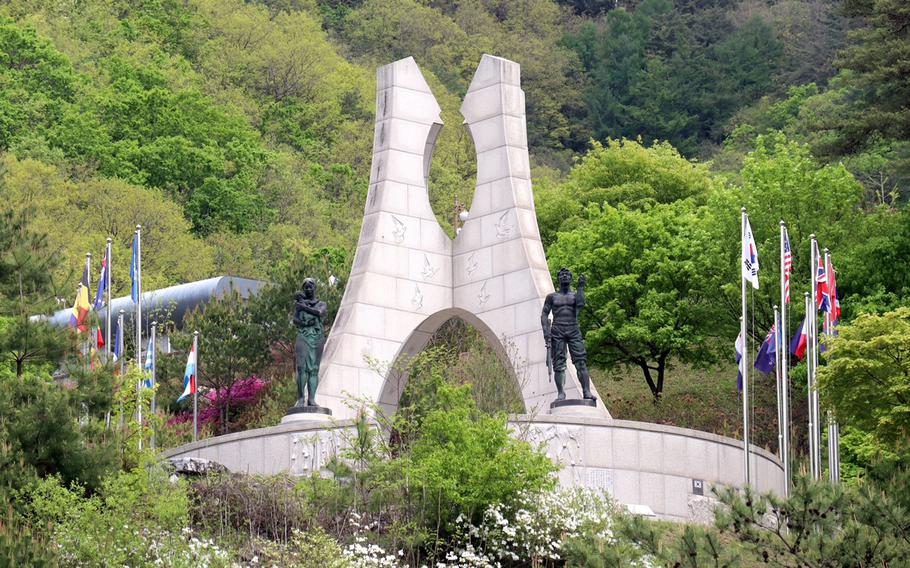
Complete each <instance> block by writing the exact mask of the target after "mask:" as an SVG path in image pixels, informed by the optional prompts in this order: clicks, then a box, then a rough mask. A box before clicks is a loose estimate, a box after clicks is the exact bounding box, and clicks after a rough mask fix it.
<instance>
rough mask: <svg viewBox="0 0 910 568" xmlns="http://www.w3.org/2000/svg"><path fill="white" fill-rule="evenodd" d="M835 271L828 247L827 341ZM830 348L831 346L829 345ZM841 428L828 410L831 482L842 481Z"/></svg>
mask: <svg viewBox="0 0 910 568" xmlns="http://www.w3.org/2000/svg"><path fill="white" fill-rule="evenodd" d="M832 272H833V269H832V266H831V251H830V250H828V249H827V248H826V249H825V274H826V275H829V276H827V282H828V287H829V288H828V296H829V298H828V311H827V312H825V342H826V343H827V342H828V341H829V340H830V339H831V337H832V336H833V335H834V331H833V328H834V320H833V319H832V318H831V313H832V312H833V311H834V306H835V302H836V301H837V298H835V294H836V293H837V291H836V289H832V288H831V282H832V278H831V276H830V274H831V273H832ZM828 349H830V347H828ZM839 434H840V428H839V427H838V425H837V420H835V417H834V413H833V412H831V411H830V410H829V411H828V478H829V479H830V481H831V483H837V482H838V481H840V459H839V458H840V456H839V453H840V451H839V450H840V440H839V439H838V438H839Z"/></svg>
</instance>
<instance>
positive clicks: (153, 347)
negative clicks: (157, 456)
mask: <svg viewBox="0 0 910 568" xmlns="http://www.w3.org/2000/svg"><path fill="white" fill-rule="evenodd" d="M157 331H158V322H152V332H151V335H150V336H149V345H148V348H149V349H151V351H149V354H150V355H151V358H152V369H151V371H152V404H151V414H152V416H154V415H155V385H156V383H157V382H158V381H157V378H156V375H155V370H156V369H155V367H156V366H157V364H158V345H157V343H156V340H157V337H156V336H157V335H158V334H157ZM152 449H153V450H154V449H155V425H154V423H153V424H152Z"/></svg>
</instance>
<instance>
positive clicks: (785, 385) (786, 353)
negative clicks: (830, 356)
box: [778, 220, 793, 497]
mask: <svg viewBox="0 0 910 568" xmlns="http://www.w3.org/2000/svg"><path fill="white" fill-rule="evenodd" d="M785 240H789V239H787V224H786V223H784V221H783V220H781V222H780V327H779V328H778V330H779V331H780V333H779V334H778V337H779V339H780V382H781V407H782V409H783V412H782V418H783V425H782V430H783V437H782V439H781V446H780V460H781V462H782V463H783V466H784V497H789V496H790V350H789V349H788V348H787V347H788V346H787V338H788V337H790V334H789V333H787V304H788V303H789V293H788V292H789V291H788V290H787V289H786V288H787V275H786V274H785V273H784V264H785V263H786V260H785V259H784V256H785V255H784V241H785ZM790 258H791V262H792V258H793V250H792V248H791V250H790Z"/></svg>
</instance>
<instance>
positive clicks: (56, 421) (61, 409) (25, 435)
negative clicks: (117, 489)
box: [0, 369, 117, 488]
mask: <svg viewBox="0 0 910 568" xmlns="http://www.w3.org/2000/svg"><path fill="white" fill-rule="evenodd" d="M0 392H3V396H0V465H3V466H4V467H3V468H0V482H2V483H3V484H4V485H7V486H10V487H14V488H19V487H23V486H24V483H25V482H27V481H28V479H29V477H30V475H39V476H46V475H59V476H61V478H62V479H63V480H64V482H65V483H70V482H75V481H78V482H80V483H82V484H85V485H86V486H88V487H89V488H96V487H99V486H100V484H101V482H102V481H101V480H102V478H103V476H104V475H105V474H106V473H107V472H109V471H111V470H112V469H113V467H115V466H116V465H117V461H116V460H117V456H116V453H115V449H114V447H113V445H112V444H111V443H110V442H108V441H103V440H92V443H88V442H89V440H87V439H86V438H87V437H88V436H87V432H88V430H89V428H90V424H86V425H85V426H82V425H80V423H79V422H78V420H77V418H79V416H80V414H81V410H82V408H81V403H80V401H79V400H78V396H77V395H76V394H74V393H72V392H70V391H67V390H65V389H63V388H61V387H60V386H59V385H57V384H56V383H55V382H54V381H53V380H52V379H51V378H50V377H49V376H47V375H42V374H34V373H30V372H26V373H24V374H23V375H22V376H21V377H17V376H15V374H14V373H13V372H12V371H10V370H8V369H0Z"/></svg>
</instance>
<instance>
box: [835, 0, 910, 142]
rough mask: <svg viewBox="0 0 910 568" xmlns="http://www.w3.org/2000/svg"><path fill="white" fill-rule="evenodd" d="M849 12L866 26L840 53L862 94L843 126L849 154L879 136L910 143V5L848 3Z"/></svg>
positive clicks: (889, 0)
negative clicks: (909, 69)
mask: <svg viewBox="0 0 910 568" xmlns="http://www.w3.org/2000/svg"><path fill="white" fill-rule="evenodd" d="M844 9H845V11H846V13H847V14H849V15H851V16H853V17H855V18H857V20H858V21H859V22H860V23H861V25H860V27H858V28H857V29H855V30H854V31H852V32H851V33H850V36H849V37H850V45H849V46H848V47H847V48H846V49H845V50H844V51H843V52H841V54H840V59H841V61H840V63H841V65H842V66H843V67H844V68H846V69H849V70H851V71H852V72H853V73H852V76H851V78H852V80H851V82H850V86H851V87H852V89H853V90H854V91H855V92H856V93H857V94H858V95H859V101H858V104H852V105H851V111H852V112H851V113H850V117H849V120H848V121H847V122H846V123H844V124H843V125H842V131H843V133H844V135H843V141H844V144H845V149H847V150H848V151H849V147H848V146H846V145H849V144H851V142H854V143H855V142H856V141H861V140H864V139H865V138H866V137H867V136H868V135H870V134H871V133H875V132H877V133H881V134H883V135H885V136H887V137H889V138H897V139H902V140H906V139H907V138H910V108H908V107H907V100H908V99H910V75H908V73H907V72H906V65H907V62H908V61H910V37H908V35H907V25H908V21H910V6H908V5H907V3H906V2H902V1H901V0H877V1H873V0H846V1H845V2H844Z"/></svg>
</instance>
